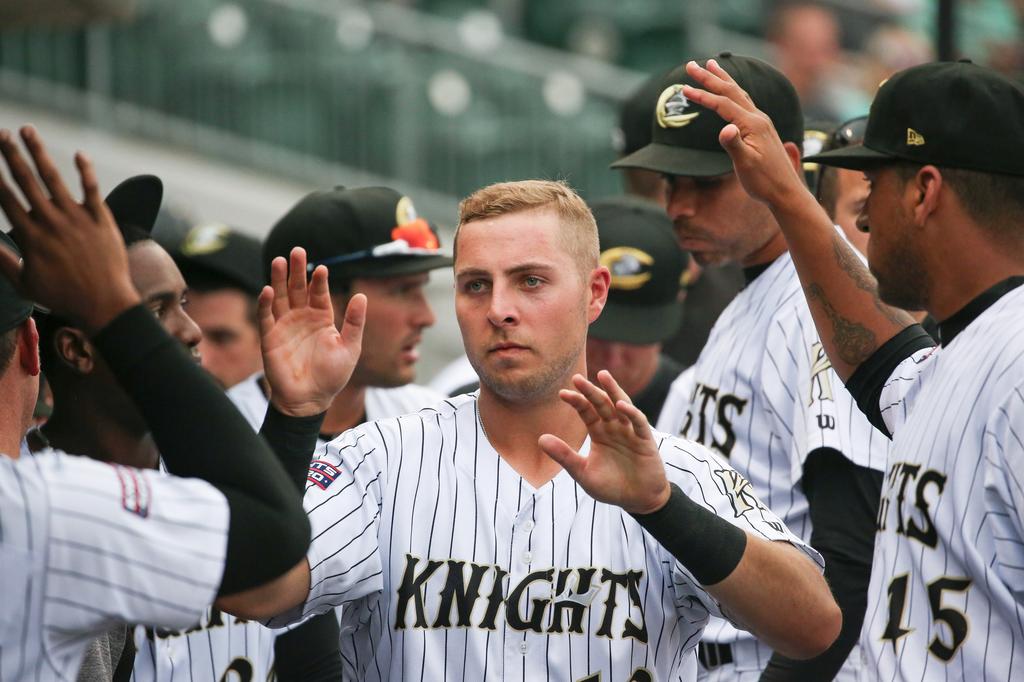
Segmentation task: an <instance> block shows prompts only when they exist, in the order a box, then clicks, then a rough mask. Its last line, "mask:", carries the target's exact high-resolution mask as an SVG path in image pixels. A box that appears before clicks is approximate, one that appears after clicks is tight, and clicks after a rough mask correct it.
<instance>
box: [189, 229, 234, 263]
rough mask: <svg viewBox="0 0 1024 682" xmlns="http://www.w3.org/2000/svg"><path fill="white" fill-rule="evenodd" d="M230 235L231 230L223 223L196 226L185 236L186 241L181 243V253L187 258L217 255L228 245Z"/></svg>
mask: <svg viewBox="0 0 1024 682" xmlns="http://www.w3.org/2000/svg"><path fill="white" fill-rule="evenodd" d="M230 234H231V228H230V227H228V226H227V225H223V224H221V223H207V224H205V225H196V226H195V227H193V228H192V229H191V230H189V231H188V234H187V235H185V241H183V242H182V243H181V252H182V253H183V254H184V255H186V256H202V255H205V254H208V253H216V252H217V251H220V250H221V249H223V248H224V246H225V245H226V244H227V242H228V235H230Z"/></svg>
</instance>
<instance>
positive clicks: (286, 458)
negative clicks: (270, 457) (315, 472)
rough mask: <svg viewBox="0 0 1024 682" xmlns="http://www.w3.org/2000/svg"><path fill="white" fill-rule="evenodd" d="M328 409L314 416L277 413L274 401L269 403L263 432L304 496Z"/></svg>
mask: <svg viewBox="0 0 1024 682" xmlns="http://www.w3.org/2000/svg"><path fill="white" fill-rule="evenodd" d="M325 414H326V412H321V413H320V414H316V415H313V416H311V417H289V416H287V415H285V414H282V413H281V412H278V410H277V408H276V407H274V404H273V403H268V404H267V415H266V416H265V417H264V418H263V426H261V427H260V435H261V436H263V438H264V439H265V440H266V441H267V443H268V444H269V445H270V447H271V448H273V450H274V453H275V454H276V455H277V460H278V461H279V462H281V465H282V466H284V470H285V472H286V473H287V474H288V478H289V479H290V480H291V482H292V483H293V484H294V485H295V488H296V490H298V491H299V494H300V495H301V494H302V493H303V492H304V491H305V489H306V476H307V475H308V474H309V463H310V460H312V459H313V451H314V450H316V441H317V438H318V437H319V435H320V427H321V426H323V423H324V415H325Z"/></svg>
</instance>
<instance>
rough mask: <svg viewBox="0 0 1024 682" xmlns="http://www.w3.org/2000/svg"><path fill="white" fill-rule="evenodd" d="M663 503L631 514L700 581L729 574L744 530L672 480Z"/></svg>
mask: <svg viewBox="0 0 1024 682" xmlns="http://www.w3.org/2000/svg"><path fill="white" fill-rule="evenodd" d="M670 487H671V489H672V494H671V496H670V497H669V500H668V503H667V504H665V506H664V507H662V508H661V509H659V510H658V511H656V512H654V513H652V514H633V515H632V516H633V518H634V519H636V520H637V522H638V523H639V524H640V525H641V526H643V528H644V530H646V531H647V532H648V533H650V534H651V536H652V537H653V538H654V539H655V540H657V541H658V542H659V543H661V546H662V547H664V548H665V549H667V550H668V551H669V553H670V554H671V555H672V556H674V557H675V558H676V559H677V560H678V561H679V563H681V564H682V565H683V566H685V567H686V569H687V570H688V571H690V574H691V575H693V577H694V578H696V579H697V581H698V582H699V583H700V584H701V585H705V586H707V585H714V584H715V583H718V582H721V581H722V580H724V579H725V578H728V577H729V574H730V573H732V572H733V570H734V569H735V568H736V566H738V565H739V563H740V559H742V558H743V552H744V551H745V550H746V548H747V534H746V533H744V532H743V531H742V530H741V529H739V528H737V527H736V526H734V525H732V524H731V523H729V522H728V521H726V520H725V519H723V518H721V517H720V516H718V515H717V514H715V513H714V512H713V511H711V510H709V509H706V508H705V507H702V506H701V505H699V504H697V503H696V502H694V501H693V500H691V499H690V498H689V497H687V496H686V493H684V492H683V491H682V490H681V489H680V488H679V486H677V485H676V484H675V483H672V484H671V485H670Z"/></svg>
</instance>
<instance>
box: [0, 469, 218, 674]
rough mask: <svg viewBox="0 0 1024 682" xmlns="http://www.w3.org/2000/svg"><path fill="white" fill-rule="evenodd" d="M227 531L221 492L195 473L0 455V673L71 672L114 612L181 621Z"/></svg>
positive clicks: (207, 586) (195, 603)
mask: <svg viewBox="0 0 1024 682" xmlns="http://www.w3.org/2000/svg"><path fill="white" fill-rule="evenodd" d="M53 491H59V494H53ZM227 531H228V506H227V501H226V500H225V499H224V497H223V495H221V494H220V493H219V492H218V491H217V490H216V489H215V488H213V487H212V486H210V485H209V484H208V483H206V482H204V481H199V480H195V479H192V480H186V479H179V478H173V477H170V476H165V475H161V474H159V473H157V472H152V471H138V470H131V469H127V468H125V467H115V466H111V465H108V464H102V463H100V462H95V461H93V460H90V459H87V458H85V457H69V456H68V455H65V454H63V453H58V452H54V451H45V452H41V453H38V454H36V455H31V456H24V457H22V458H20V459H18V460H12V459H9V458H7V457H3V456H0V576H2V580H3V599H0V680H3V681H4V682H20V681H21V680H40V681H42V680H64V679H74V677H75V675H76V674H77V671H78V666H79V663H80V662H81V658H82V655H83V654H84V652H85V647H86V645H87V644H88V643H89V642H90V641H91V640H92V639H93V638H94V637H96V635H98V634H100V633H102V632H104V631H106V630H108V629H110V628H111V627H113V626H114V625H115V624H117V623H120V622H138V623H149V624H153V625H157V624H159V625H162V626H166V627H185V626H187V624H188V623H189V622H192V621H194V620H195V618H196V615H197V614H199V613H201V612H202V609H203V607H204V605H206V604H208V603H210V601H212V600H213V597H214V595H215V594H216V591H217V587H218V586H219V585H220V579H221V574H222V572H223V568H224V556H225V551H226V547H227Z"/></svg>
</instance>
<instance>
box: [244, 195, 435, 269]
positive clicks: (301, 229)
mask: <svg viewBox="0 0 1024 682" xmlns="http://www.w3.org/2000/svg"><path fill="white" fill-rule="evenodd" d="M296 246H301V247H303V248H304V249H305V250H306V258H307V262H308V269H309V271H310V272H312V270H313V269H314V268H315V267H316V266H317V265H326V266H327V267H328V268H329V269H330V272H331V277H332V278H342V279H344V280H348V279H352V278H353V277H393V276H397V275H412V274H417V273H421V272H428V271H430V270H435V269H437V268H443V267H448V266H451V264H452V259H451V257H450V256H448V255H446V254H444V253H442V252H441V250H440V247H441V241H440V239H439V238H438V236H437V232H436V231H435V230H434V228H433V226H431V225H430V223H428V222H427V221H426V220H425V219H424V218H421V217H419V215H418V214H417V213H416V208H415V207H414V206H413V203H412V201H411V200H410V199H409V197H406V196H403V195H401V194H399V193H398V192H396V191H395V190H393V189H390V188H388V187H356V188H352V189H346V188H344V187H336V188H334V189H331V190H325V191H318V192H313V193H311V194H307V195H306V196H305V197H303V199H302V200H301V201H299V203H298V204H296V205H295V206H294V207H292V209H291V210H290V211H288V212H287V213H286V214H285V215H284V217H282V218H281V219H280V220H278V221H277V224H275V225H274V227H273V228H271V230H270V234H268V235H267V238H266V240H265V241H264V242H263V266H264V268H265V269H266V271H267V272H269V269H270V262H271V261H272V260H273V259H274V258H276V257H277V256H284V257H285V258H287V257H288V254H289V253H291V250H292V249H293V248H294V247H296ZM268 279H269V277H268Z"/></svg>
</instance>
